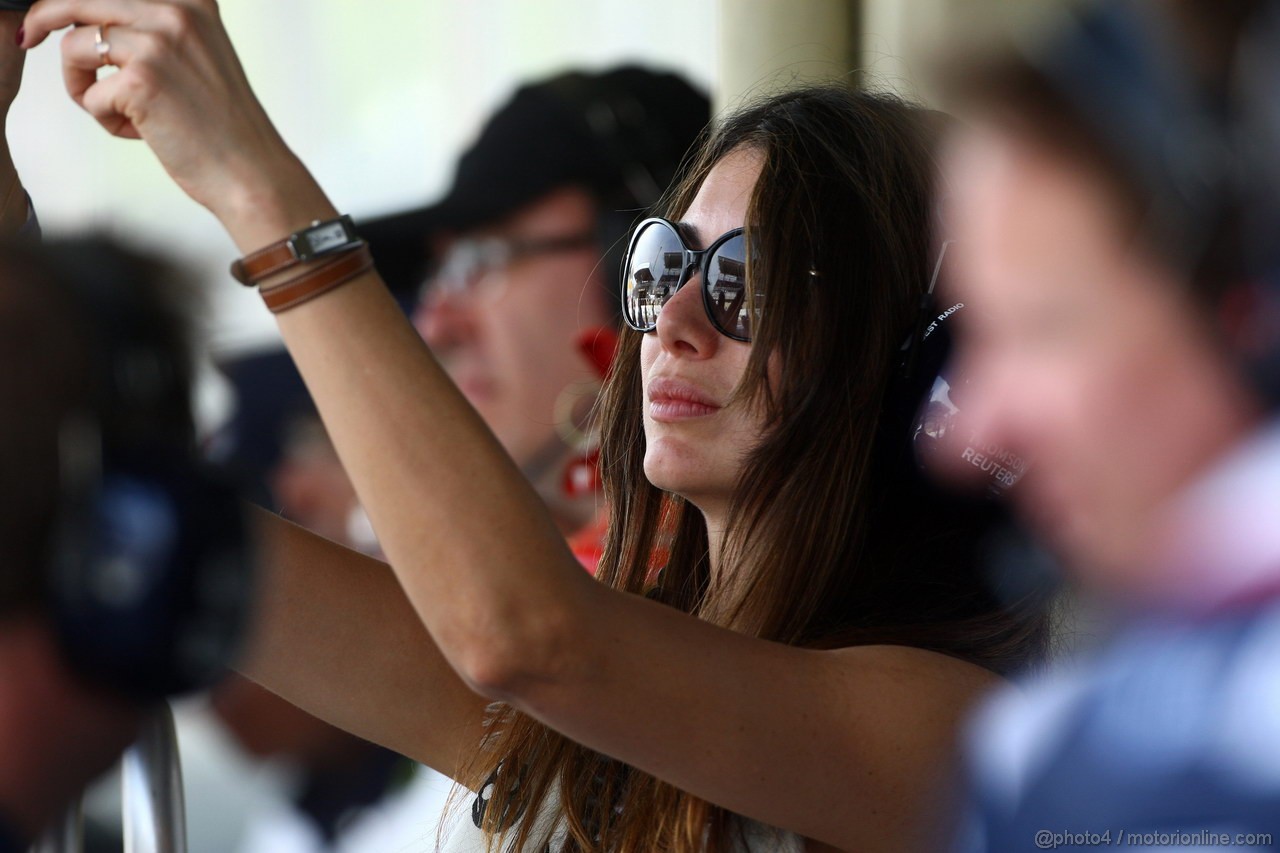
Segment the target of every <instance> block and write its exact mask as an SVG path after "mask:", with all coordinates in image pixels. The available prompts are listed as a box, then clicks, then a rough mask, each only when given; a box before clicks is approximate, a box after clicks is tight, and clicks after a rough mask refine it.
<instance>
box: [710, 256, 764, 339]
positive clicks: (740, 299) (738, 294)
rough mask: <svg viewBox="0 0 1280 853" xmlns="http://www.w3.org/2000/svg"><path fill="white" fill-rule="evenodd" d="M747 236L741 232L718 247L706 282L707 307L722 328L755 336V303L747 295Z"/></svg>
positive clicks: (733, 333)
mask: <svg viewBox="0 0 1280 853" xmlns="http://www.w3.org/2000/svg"><path fill="white" fill-rule="evenodd" d="M746 249H747V247H746V240H745V239H744V238H743V236H742V235H741V234H739V235H737V236H736V237H732V238H730V239H729V240H727V241H725V243H724V244H723V245H721V246H720V247H719V248H717V249H716V251H715V254H713V255H712V256H711V261H710V263H709V264H708V265H707V280H706V282H705V283H704V284H703V288H704V293H705V295H706V304H707V311H708V313H709V314H710V315H711V319H712V320H713V321H714V322H715V324H716V326H718V327H719V329H720V331H722V332H724V333H725V334H727V335H729V336H730V337H735V338H742V339H749V338H750V337H751V314H752V309H753V306H752V305H751V304H750V301H749V300H748V299H747V262H746V257H747V251H746Z"/></svg>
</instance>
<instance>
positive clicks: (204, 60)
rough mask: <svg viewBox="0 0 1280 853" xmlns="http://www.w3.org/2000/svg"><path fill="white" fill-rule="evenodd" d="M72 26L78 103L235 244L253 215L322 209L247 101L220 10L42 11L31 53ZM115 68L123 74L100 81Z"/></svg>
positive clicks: (130, 4)
mask: <svg viewBox="0 0 1280 853" xmlns="http://www.w3.org/2000/svg"><path fill="white" fill-rule="evenodd" d="M73 25H74V29H72V30H71V32H69V33H67V35H66V36H65V37H64V38H63V40H62V65H63V74H64V77H65V79H66V86H67V91H68V92H69V93H70V95H71V97H72V98H73V99H74V100H75V101H76V103H78V104H79V105H80V106H82V107H83V108H84V109H85V110H86V111H88V112H89V113H90V114H91V115H93V117H94V118H96V119H97V120H98V122H99V123H100V124H102V126H103V127H105V128H106V129H107V130H108V131H110V132H111V133H112V134H114V135H116V136H120V137H126V138H134V139H139V138H140V139H143V140H145V141H146V142H147V144H148V145H150V146H151V149H152V150H153V151H154V152H155V154H156V156H157V157H158V158H159V159H160V162H161V164H162V165H163V166H164V168H165V169H166V170H167V171H168V172H169V174H170V175H171V176H172V177H173V179H174V180H175V181H177V183H178V185H179V186H181V187H182V189H183V190H184V191H185V192H186V193H187V194H188V195H189V196H191V197H192V198H193V199H195V200H196V201H197V202H199V203H200V204H202V205H204V206H205V207H207V208H209V209H210V210H211V211H212V212H213V213H214V215H216V216H217V217H218V218H219V219H221V220H222V221H223V222H224V224H226V225H227V226H228V228H229V229H231V230H232V231H233V236H235V234H234V232H235V230H236V226H235V220H236V219H237V218H238V217H241V216H243V215H244V212H245V211H246V210H247V209H250V208H254V207H256V208H259V210H260V209H261V208H262V206H263V205H264V204H265V205H266V207H268V208H269V209H270V208H271V207H272V206H273V205H272V203H273V202H274V201H276V200H277V197H279V196H288V195H289V194H290V193H293V194H294V195H298V194H301V195H303V196H306V206H308V207H309V208H312V207H315V206H316V204H317V201H318V200H319V199H322V198H323V196H322V195H320V194H319V190H318V188H316V187H315V186H314V182H313V181H311V179H310V176H309V175H307V173H306V171H305V169H304V168H303V167H302V165H301V164H300V163H299V162H298V161H297V159H296V158H295V157H294V156H293V155H292V153H291V152H290V151H289V149H288V147H287V146H286V145H285V143H284V141H283V140H282V139H281V138H280V136H279V134H278V133H277V132H276V129H275V127H274V126H273V125H272V124H271V121H270V119H269V118H268V117H267V115H266V113H265V111H264V110H263V109H262V106H261V105H260V104H259V103H258V100H257V98H256V97H255V96H254V94H253V91H252V90H251V89H250V87H249V82H248V80H247V79H246V77H245V74H244V70H243V69H242V68H241V65H240V61H239V59H238V58H237V56H236V53H235V50H234V49H233V48H232V46H231V41H230V39H229V38H228V37H227V33H226V31H225V30H224V29H223V26H222V21H221V19H220V17H219V15H218V6H217V3H216V2H214V0H40V2H38V3H36V4H35V6H34V7H32V9H31V11H30V12H29V13H28V14H27V17H26V22H25V26H26V31H25V36H24V38H23V40H22V46H23V47H24V48H28V49H30V48H32V47H35V46H36V45H38V44H40V43H41V42H43V41H44V40H45V39H46V38H47V37H48V36H49V34H50V33H52V32H53V31H55V30H58V29H62V28H64V27H69V26H73ZM100 41H101V43H102V45H103V46H104V47H100V46H99V42H100ZM106 47H109V49H105V48H106ZM108 62H109V64H111V65H114V66H117V67H118V68H119V71H118V72H116V73H114V74H105V75H102V76H101V77H99V69H100V68H102V67H103V66H104V65H106V64H108ZM276 206H278V205H276ZM286 218H287V219H288V220H289V221H290V222H293V221H294V219H296V217H286ZM281 227H284V228H289V227H292V226H291V225H282V226H281ZM275 236H276V237H278V236H282V235H279V234H277V235H275ZM274 238H275V237H272V238H271V239H274Z"/></svg>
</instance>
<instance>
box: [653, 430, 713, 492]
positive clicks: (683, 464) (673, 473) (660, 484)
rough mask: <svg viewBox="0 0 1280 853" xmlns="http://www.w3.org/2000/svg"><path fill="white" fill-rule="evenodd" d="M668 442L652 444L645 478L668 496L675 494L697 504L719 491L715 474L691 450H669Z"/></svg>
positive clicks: (676, 448) (673, 448) (675, 448)
mask: <svg viewBox="0 0 1280 853" xmlns="http://www.w3.org/2000/svg"><path fill="white" fill-rule="evenodd" d="M667 445H668V443H667V442H657V443H655V444H650V445H649V448H648V450H647V452H646V453H645V457H644V474H645V477H646V478H647V479H648V480H649V482H650V483H652V484H653V485H654V486H656V487H657V488H659V489H662V490H663V491H664V492H672V493H673V494H677V495H679V496H680V497H682V498H685V499H687V500H689V501H691V502H693V503H695V504H696V503H698V502H699V501H698V498H699V497H701V496H704V495H707V494H709V493H713V492H714V491H715V486H714V480H715V477H714V476H712V473H713V472H711V471H709V470H707V466H706V465H705V464H703V461H702V460H701V459H699V458H697V457H696V455H694V454H691V453H690V452H689V451H688V448H684V447H672V446H667Z"/></svg>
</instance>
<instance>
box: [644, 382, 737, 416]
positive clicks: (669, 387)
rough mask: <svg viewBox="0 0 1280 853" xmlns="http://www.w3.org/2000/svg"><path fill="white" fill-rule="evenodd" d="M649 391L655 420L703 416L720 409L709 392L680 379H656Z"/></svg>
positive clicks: (650, 408) (650, 414)
mask: <svg viewBox="0 0 1280 853" xmlns="http://www.w3.org/2000/svg"><path fill="white" fill-rule="evenodd" d="M648 391H649V417H651V418H652V419H653V420H655V421H663V422H671V421H681V420H687V419H689V418H702V417H706V416H707V415H713V414H715V413H716V412H718V411H720V405H719V404H718V403H716V401H715V400H713V399H712V398H711V396H710V395H709V394H707V393H706V392H705V391H703V390H701V389H700V388H698V387H697V386H694V385H690V384H689V383H687V382H681V381H680V380H678V379H666V378H660V379H654V380H653V381H652V382H650V383H649V389H648Z"/></svg>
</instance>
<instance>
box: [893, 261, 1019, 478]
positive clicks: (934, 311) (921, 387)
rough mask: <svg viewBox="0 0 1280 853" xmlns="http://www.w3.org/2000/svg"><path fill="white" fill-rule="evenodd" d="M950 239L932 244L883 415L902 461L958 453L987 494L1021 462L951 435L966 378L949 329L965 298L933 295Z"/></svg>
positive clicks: (958, 425)
mask: <svg viewBox="0 0 1280 853" xmlns="http://www.w3.org/2000/svg"><path fill="white" fill-rule="evenodd" d="M953 243H954V241H951V240H948V241H945V242H943V243H942V245H941V247H940V248H939V250H938V257H937V260H936V261H935V262H934V265H933V271H932V274H931V277H930V279H929V286H928V288H927V289H926V290H925V291H924V293H922V294H921V296H920V304H919V306H918V308H917V314H916V317H917V319H916V322H915V323H914V324H913V327H912V329H911V332H910V333H909V334H908V336H907V338H906V340H904V341H903V343H902V347H901V350H900V353H899V361H898V368H897V371H896V372H895V374H894V377H893V381H892V383H891V384H890V387H889V392H888V400H887V402H886V405H885V414H884V418H885V419H886V421H887V425H888V428H889V429H891V430H893V432H894V434H895V435H898V436H903V435H905V436H906V441H905V445H906V450H905V453H906V454H907V455H908V456H909V460H908V461H907V462H906V464H907V465H914V466H916V467H920V466H922V465H923V464H924V460H925V459H926V458H931V459H934V460H937V458H938V457H939V456H940V455H943V454H949V455H955V454H959V459H957V460H953V461H954V462H957V463H959V464H963V465H967V466H969V467H972V468H974V469H976V470H977V471H979V472H981V474H982V477H981V478H980V482H982V483H983V484H984V485H983V490H984V491H985V492H986V494H987V495H988V496H989V497H999V496H1000V495H1003V494H1004V493H1005V491H1007V490H1008V489H1010V488H1011V487H1013V486H1014V484H1016V483H1017V482H1018V480H1019V479H1020V478H1021V477H1022V475H1023V474H1024V473H1025V472H1026V469H1027V465H1026V461H1025V460H1023V459H1021V458H1020V457H1018V456H1016V455H1015V454H1013V453H1010V452H1009V451H1007V450H1005V449H1004V448H1002V447H999V446H990V447H987V446H980V445H977V444H975V443H974V441H973V440H972V437H971V436H964V435H957V432H958V431H959V430H962V429H963V428H964V427H963V419H962V418H961V409H960V401H958V400H956V399H955V397H956V396H958V392H959V391H960V390H961V389H962V388H963V387H964V386H965V384H966V381H967V380H966V378H965V376H964V374H963V372H962V371H961V370H960V369H959V368H958V367H957V366H956V364H955V363H954V362H953V361H952V360H951V345H952V340H951V333H952V329H953V328H954V327H955V318H956V317H957V316H958V315H959V314H960V313H961V312H962V311H964V310H965V304H964V303H963V302H953V303H949V304H943V303H939V302H938V301H937V299H936V291H937V285H938V282H939V280H940V279H944V278H945V270H946V266H947V258H948V254H949V252H950V251H951V248H952V245H953Z"/></svg>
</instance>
